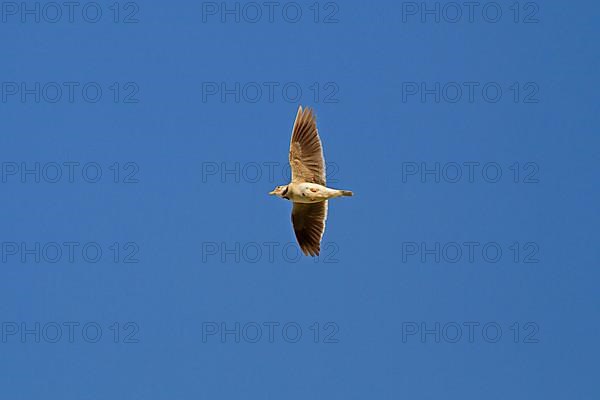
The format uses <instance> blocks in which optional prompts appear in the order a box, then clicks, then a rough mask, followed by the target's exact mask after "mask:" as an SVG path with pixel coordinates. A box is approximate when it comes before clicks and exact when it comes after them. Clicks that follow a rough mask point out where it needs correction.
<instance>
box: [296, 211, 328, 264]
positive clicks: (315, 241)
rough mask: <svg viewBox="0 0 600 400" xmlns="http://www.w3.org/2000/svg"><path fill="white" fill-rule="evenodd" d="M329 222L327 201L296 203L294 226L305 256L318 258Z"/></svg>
mask: <svg viewBox="0 0 600 400" xmlns="http://www.w3.org/2000/svg"><path fill="white" fill-rule="evenodd" d="M326 220H327V201H322V202H320V203H294V207H293V208H292V224H293V225H294V232H295V233H296V239H297V240H298V244H299V245H300V248H301V249H302V252H303V253H304V255H309V254H310V255H311V256H318V255H319V252H320V251H321V239H322V238H323V232H325V221H326Z"/></svg>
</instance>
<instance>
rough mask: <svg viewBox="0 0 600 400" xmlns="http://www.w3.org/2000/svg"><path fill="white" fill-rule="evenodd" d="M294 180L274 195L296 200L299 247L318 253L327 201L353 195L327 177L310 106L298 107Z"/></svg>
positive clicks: (294, 217) (294, 215)
mask: <svg viewBox="0 0 600 400" xmlns="http://www.w3.org/2000/svg"><path fill="white" fill-rule="evenodd" d="M289 159H290V166H291V169H292V182H290V183H289V184H288V185H285V186H277V187H276V188H275V190H273V191H272V192H271V193H269V194H271V195H275V196H278V197H281V198H284V199H287V200H290V201H292V202H293V203H294V207H293V208H292V224H293V226H294V232H295V234H296V239H297V240H298V244H299V245H300V248H301V249H302V251H303V252H304V254H306V255H309V254H310V255H312V256H316V255H319V252H320V250H321V239H322V238H323V233H324V232H325V221H326V220H327V208H328V204H327V203H328V200H329V199H332V198H335V197H342V196H352V195H353V193H352V192H351V191H349V190H338V189H332V188H328V187H327V186H326V182H325V181H326V179H325V160H324V158H323V147H322V146H321V139H320V138H319V133H318V130H317V122H316V120H315V116H314V114H313V112H312V110H311V109H310V108H307V109H305V110H302V107H298V113H297V114H296V120H295V121H294V127H293V129H292V140H291V141H290V153H289Z"/></svg>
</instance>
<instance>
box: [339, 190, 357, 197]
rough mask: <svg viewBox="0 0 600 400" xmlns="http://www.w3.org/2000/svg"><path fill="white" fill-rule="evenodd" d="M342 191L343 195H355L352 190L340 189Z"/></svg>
mask: <svg viewBox="0 0 600 400" xmlns="http://www.w3.org/2000/svg"><path fill="white" fill-rule="evenodd" d="M340 193H341V194H342V196H348V197H350V196H354V193H352V192H351V191H350V190H340Z"/></svg>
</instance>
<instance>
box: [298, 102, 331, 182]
mask: <svg viewBox="0 0 600 400" xmlns="http://www.w3.org/2000/svg"><path fill="white" fill-rule="evenodd" d="M290 167H291V169H292V182H293V183H296V182H310V183H317V184H319V185H323V186H325V160H324V159H323V147H322V146H321V139H319V132H318V130H317V120H316V118H315V115H314V113H313V110H312V109H310V108H306V109H304V110H302V106H300V107H298V114H296V121H294V128H293V129H292V140H291V141H290Z"/></svg>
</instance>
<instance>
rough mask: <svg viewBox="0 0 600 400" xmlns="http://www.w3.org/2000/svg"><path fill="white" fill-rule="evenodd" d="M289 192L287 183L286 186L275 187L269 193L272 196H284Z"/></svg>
mask: <svg viewBox="0 0 600 400" xmlns="http://www.w3.org/2000/svg"><path fill="white" fill-rule="evenodd" d="M287 192H288V187H287V185H285V186H277V187H276V188H275V189H273V191H272V192H269V194H270V195H271V196H278V197H284V196H285V195H286V194H287Z"/></svg>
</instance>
